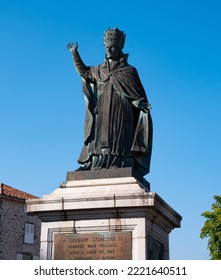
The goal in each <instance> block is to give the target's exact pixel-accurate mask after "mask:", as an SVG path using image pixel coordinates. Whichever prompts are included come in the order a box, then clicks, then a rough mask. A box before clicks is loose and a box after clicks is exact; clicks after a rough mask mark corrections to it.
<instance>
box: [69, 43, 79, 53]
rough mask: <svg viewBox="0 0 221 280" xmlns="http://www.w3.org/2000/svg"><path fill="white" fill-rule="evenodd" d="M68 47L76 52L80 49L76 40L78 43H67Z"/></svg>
mask: <svg viewBox="0 0 221 280" xmlns="http://www.w3.org/2000/svg"><path fill="white" fill-rule="evenodd" d="M67 48H68V50H69V51H70V52H75V51H77V49H78V43H77V42H76V44H74V43H68V44H67Z"/></svg>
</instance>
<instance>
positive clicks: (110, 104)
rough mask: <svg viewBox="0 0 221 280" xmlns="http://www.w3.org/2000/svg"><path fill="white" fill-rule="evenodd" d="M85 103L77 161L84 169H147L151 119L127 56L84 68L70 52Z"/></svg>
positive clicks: (134, 69)
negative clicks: (81, 144) (79, 151)
mask: <svg viewBox="0 0 221 280" xmlns="http://www.w3.org/2000/svg"><path fill="white" fill-rule="evenodd" d="M73 58H74V63H75V67H76V69H77V71H78V72H79V74H80V75H81V76H82V84H83V92H84V94H85V102H86V119H85V139H84V147H83V149H82V152H81V155H80V157H79V160H78V162H79V163H80V164H82V166H85V168H86V169H101V168H115V167H130V166H131V167H134V168H135V170H137V171H138V172H139V173H140V174H142V175H145V174H147V173H148V172H149V167H150V159H151V151H152V119H151V115H150V112H149V109H150V107H149V104H148V100H147V97H146V93H145V90H144V88H143V86H142V84H141V81H140V78H139V76H138V73H137V70H136V68H134V67H133V66H131V65H129V64H128V63H127V55H124V56H123V57H122V58H121V59H120V60H118V61H117V62H114V61H112V62H110V61H108V60H106V62H105V63H104V64H101V65H98V66H97V67H87V66H85V65H84V63H83V61H82V60H81V58H80V56H79V54H78V52H75V54H73Z"/></svg>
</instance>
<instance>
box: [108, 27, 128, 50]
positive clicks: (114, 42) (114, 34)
mask: <svg viewBox="0 0 221 280" xmlns="http://www.w3.org/2000/svg"><path fill="white" fill-rule="evenodd" d="M125 37H126V35H125V34H124V32H123V31H120V30H119V29H118V28H108V30H107V31H104V46H105V48H107V47H111V46H115V47H118V48H119V49H121V50H122V49H123V47H124V43H125Z"/></svg>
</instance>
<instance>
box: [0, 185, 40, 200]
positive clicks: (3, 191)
mask: <svg viewBox="0 0 221 280" xmlns="http://www.w3.org/2000/svg"><path fill="white" fill-rule="evenodd" d="M0 195H5V196H8V197H14V198H20V199H27V198H38V197H37V196H34V195H32V194H29V193H26V192H23V191H20V190H18V189H15V188H12V187H10V186H8V185H5V184H3V183H1V186H0Z"/></svg>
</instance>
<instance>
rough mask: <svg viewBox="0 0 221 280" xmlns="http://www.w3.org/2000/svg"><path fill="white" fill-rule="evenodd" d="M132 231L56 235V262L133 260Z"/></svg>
mask: <svg viewBox="0 0 221 280" xmlns="http://www.w3.org/2000/svg"><path fill="white" fill-rule="evenodd" d="M131 259H132V238H131V232H130V231H124V232H100V233H86V234H85V233H56V234H55V235H54V260H131Z"/></svg>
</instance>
